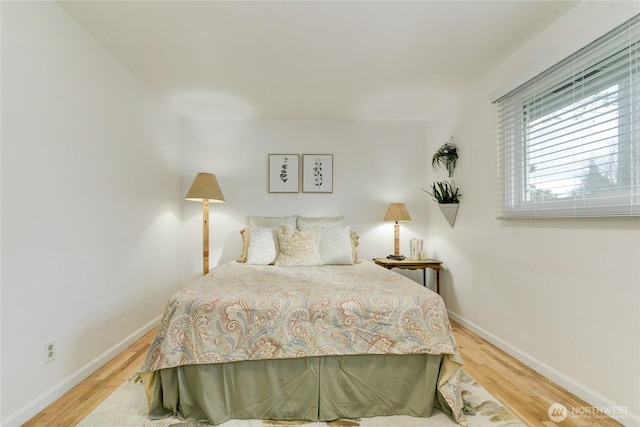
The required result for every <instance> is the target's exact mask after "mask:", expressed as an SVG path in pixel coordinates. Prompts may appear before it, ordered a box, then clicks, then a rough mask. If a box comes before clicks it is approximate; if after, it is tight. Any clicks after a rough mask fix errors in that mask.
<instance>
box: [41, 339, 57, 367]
mask: <svg viewBox="0 0 640 427" xmlns="http://www.w3.org/2000/svg"><path fill="white" fill-rule="evenodd" d="M56 351H57V349H56V340H52V341H49V342H48V343H46V344H45V345H44V363H49V362H51V361H52V360H54V359H55V358H56Z"/></svg>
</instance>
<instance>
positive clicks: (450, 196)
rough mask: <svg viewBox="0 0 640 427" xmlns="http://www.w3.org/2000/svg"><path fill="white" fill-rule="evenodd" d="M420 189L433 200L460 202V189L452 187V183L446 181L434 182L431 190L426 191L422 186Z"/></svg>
mask: <svg viewBox="0 0 640 427" xmlns="http://www.w3.org/2000/svg"><path fill="white" fill-rule="evenodd" d="M422 191H424V192H425V193H427V194H428V195H430V196H431V197H433V200H435V201H436V202H438V203H460V196H462V194H460V193H459V191H460V189H459V188H458V187H455V189H454V188H453V183H450V182H448V181H438V182H434V183H433V184H432V185H431V191H427V190H425V189H424V188H423V189H422Z"/></svg>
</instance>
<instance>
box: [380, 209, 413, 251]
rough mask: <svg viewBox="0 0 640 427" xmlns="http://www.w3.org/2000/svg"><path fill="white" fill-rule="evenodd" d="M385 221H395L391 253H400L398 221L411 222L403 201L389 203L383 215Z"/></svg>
mask: <svg viewBox="0 0 640 427" xmlns="http://www.w3.org/2000/svg"><path fill="white" fill-rule="evenodd" d="M384 220H385V221H395V225H394V226H393V231H394V244H393V255H395V256H399V255H400V225H399V224H398V223H399V222H411V216H410V215H409V211H408V210H407V207H406V206H405V204H404V203H391V204H390V205H389V209H387V214H386V215H385V216H384Z"/></svg>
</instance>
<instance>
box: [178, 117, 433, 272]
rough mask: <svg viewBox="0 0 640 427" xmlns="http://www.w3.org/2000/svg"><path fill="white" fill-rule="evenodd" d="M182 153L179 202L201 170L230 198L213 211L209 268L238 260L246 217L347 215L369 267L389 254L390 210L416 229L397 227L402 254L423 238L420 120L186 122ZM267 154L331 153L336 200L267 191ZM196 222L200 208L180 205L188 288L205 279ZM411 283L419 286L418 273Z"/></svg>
mask: <svg viewBox="0 0 640 427" xmlns="http://www.w3.org/2000/svg"><path fill="white" fill-rule="evenodd" d="M184 150H185V153H184V156H185V157H184V159H185V163H184V166H183V169H182V171H183V173H182V190H183V194H186V192H187V190H188V188H189V186H190V185H191V182H192V180H193V178H194V177H195V175H196V173H197V172H210V173H214V174H216V177H217V178H218V181H219V183H220V186H221V188H222V191H223V193H224V196H225V198H226V203H224V204H211V205H210V217H211V222H210V228H211V230H210V231H211V246H210V250H211V260H210V265H211V267H214V266H215V265H218V264H220V263H223V262H227V261H231V260H234V259H236V258H237V257H238V255H239V254H240V249H241V246H242V245H241V240H240V234H239V231H240V229H241V228H242V227H244V226H246V224H247V223H246V217H247V215H262V216H279V215H291V214H299V215H305V216H324V215H344V222H345V224H346V225H349V226H351V227H352V229H353V230H355V231H357V232H358V233H359V234H360V255H361V256H362V257H363V258H367V259H371V258H373V257H380V256H386V255H388V254H390V253H393V226H392V223H389V222H384V221H382V219H383V218H384V215H385V213H386V211H387V208H388V206H389V203H392V202H403V203H405V204H406V205H407V208H408V210H409V213H410V214H411V216H412V218H413V222H410V223H402V224H401V231H400V238H401V245H402V247H401V251H402V253H404V254H405V255H408V254H409V239H410V238H411V237H418V238H424V237H425V234H424V231H425V229H426V221H425V219H426V218H425V211H426V209H427V203H428V197H427V195H426V194H425V193H423V192H422V190H421V188H422V187H423V186H425V178H426V170H427V165H428V164H429V163H428V160H427V158H426V157H427V154H426V126H425V124H424V123H422V122H345V121H287V120H280V121H207V120H198V121H191V122H189V124H188V130H187V135H186V145H185V147H184ZM270 153H271V154H300V155H302V154H333V162H334V165H333V167H334V176H333V182H334V189H333V193H332V194H317V193H302V192H300V193H293V194H292V193H287V194H285V193H269V192H268V190H267V163H268V155H269V154H270ZM301 160H302V158H301ZM201 218H202V208H201V206H200V205H198V204H197V203H191V202H185V203H184V204H183V219H184V233H183V235H184V246H183V247H184V252H185V259H186V264H185V270H184V281H185V282H188V281H191V280H193V279H194V278H196V277H198V275H201V274H202V267H201V265H202V261H201V260H202V258H201V254H202V252H201V246H202V225H201ZM407 276H409V277H412V278H414V279H415V280H418V281H422V276H421V274H419V273H418V272H415V271H414V272H407Z"/></svg>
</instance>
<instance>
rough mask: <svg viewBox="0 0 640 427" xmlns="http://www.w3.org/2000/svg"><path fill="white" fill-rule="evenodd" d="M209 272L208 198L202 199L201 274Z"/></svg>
mask: <svg viewBox="0 0 640 427" xmlns="http://www.w3.org/2000/svg"><path fill="white" fill-rule="evenodd" d="M207 273H209V200H208V199H202V275H203V276H205V275H206V274H207Z"/></svg>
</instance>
